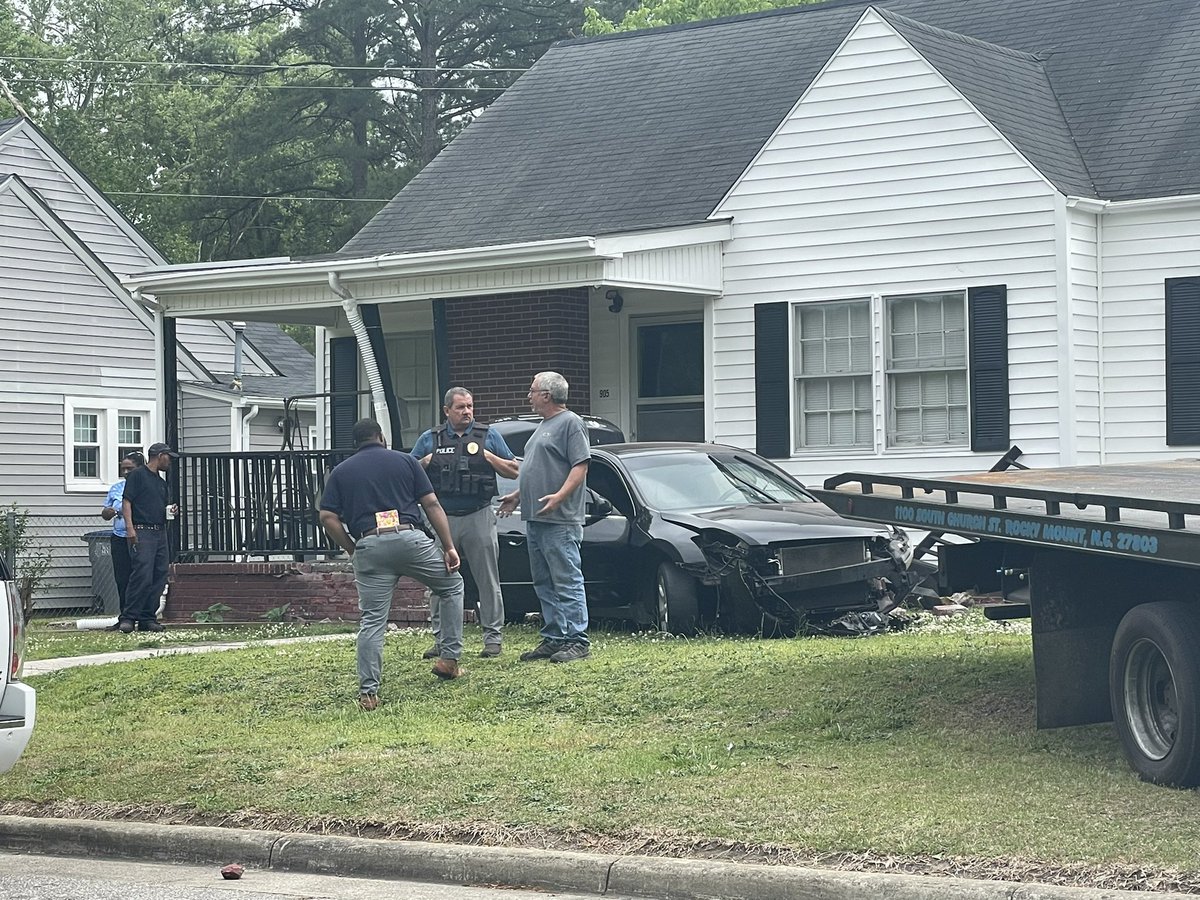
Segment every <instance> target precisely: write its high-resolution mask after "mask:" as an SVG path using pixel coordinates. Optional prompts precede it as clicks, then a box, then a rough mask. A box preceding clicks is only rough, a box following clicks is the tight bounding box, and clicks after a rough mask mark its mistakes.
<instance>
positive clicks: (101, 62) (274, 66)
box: [0, 56, 529, 74]
mask: <svg viewBox="0 0 1200 900" xmlns="http://www.w3.org/2000/svg"><path fill="white" fill-rule="evenodd" d="M0 62H50V63H63V64H67V63H71V64H75V65H89V66H164V67H166V68H171V69H176V68H198V69H227V68H229V69H263V70H272V71H281V72H282V71H287V70H289V69H308V68H320V69H329V70H330V71H333V72H478V73H480V74H486V73H488V72H528V71H529V69H505V68H491V67H488V68H479V67H477V66H388V65H384V66H333V65H329V64H328V63H322V62H306V63H295V64H290V63H201V62H165V61H162V60H151V59H146V60H143V59H71V58H68V57H62V56H0Z"/></svg>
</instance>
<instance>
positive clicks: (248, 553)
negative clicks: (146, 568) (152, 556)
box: [175, 450, 353, 561]
mask: <svg viewBox="0 0 1200 900" xmlns="http://www.w3.org/2000/svg"><path fill="white" fill-rule="evenodd" d="M352 452H353V451H351V450H291V451H276V452H266V453H262V452H256V453H184V454H182V456H181V458H180V459H179V461H178V462H177V463H176V467H175V468H176V471H177V472H178V476H177V477H178V484H177V487H178V492H179V493H178V497H179V505H180V518H179V545H178V546H179V552H178V555H177V557H176V558H177V559H179V560H180V561H205V560H210V559H214V558H216V559H244V558H252V557H263V558H266V557H268V556H275V555H292V556H295V557H305V556H328V555H334V554H336V553H338V552H340V551H339V550H338V549H337V548H336V547H335V546H334V545H333V544H332V543H330V541H329V540H328V538H327V537H326V536H325V532H324V530H323V529H322V528H321V523H320V518H319V511H320V506H321V493H322V491H324V489H325V479H326V478H327V477H328V475H329V472H330V471H331V470H332V469H333V467H334V466H335V465H337V464H338V463H339V462H341V461H342V460H343V459H345V458H346V457H347V456H349V455H350V454H351V453H352Z"/></svg>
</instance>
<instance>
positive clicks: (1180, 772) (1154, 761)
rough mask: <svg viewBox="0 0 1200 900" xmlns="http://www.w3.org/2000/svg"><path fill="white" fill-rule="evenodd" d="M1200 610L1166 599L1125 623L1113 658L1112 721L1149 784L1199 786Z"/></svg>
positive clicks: (1136, 610) (1137, 610) (1138, 609)
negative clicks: (1199, 651) (1198, 650)
mask: <svg viewBox="0 0 1200 900" xmlns="http://www.w3.org/2000/svg"><path fill="white" fill-rule="evenodd" d="M1197 647H1200V606H1197V605H1196V604H1194V603H1187V602H1181V601H1173V600H1168V601H1161V602H1158V603H1145V604H1142V605H1141V606H1135V607H1134V608H1133V609H1131V610H1130V611H1129V612H1128V613H1126V614H1125V617H1124V618H1123V619H1122V620H1121V624H1120V625H1119V626H1118V627H1117V634H1116V637H1115V638H1114V639H1113V647H1112V655H1111V657H1110V658H1109V668H1108V672H1109V675H1108V682H1109V697H1110V698H1111V700H1112V711H1113V722H1114V724H1115V725H1116V728H1117V734H1118V735H1119V737H1120V739H1121V744H1122V746H1123V748H1124V750H1125V755H1126V756H1127V757H1128V759H1129V762H1130V764H1131V765H1132V766H1133V768H1134V771H1136V772H1137V773H1138V775H1139V776H1140V777H1141V778H1142V779H1143V780H1144V781H1150V782H1153V783H1155V784H1163V785H1170V786H1173V787H1181V788H1191V787H1196V786H1197V785H1198V784H1200V654H1198V653H1197V652H1196V648H1197Z"/></svg>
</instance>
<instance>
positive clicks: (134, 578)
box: [117, 443, 179, 634]
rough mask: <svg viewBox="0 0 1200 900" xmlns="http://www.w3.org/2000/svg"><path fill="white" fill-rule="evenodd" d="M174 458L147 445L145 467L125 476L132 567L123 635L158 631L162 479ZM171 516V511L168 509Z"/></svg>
mask: <svg viewBox="0 0 1200 900" xmlns="http://www.w3.org/2000/svg"><path fill="white" fill-rule="evenodd" d="M178 457H179V454H178V453H176V452H175V451H174V450H172V449H171V448H170V447H168V446H167V445H166V444H163V443H158V444H152V445H151V446H150V449H149V450H147V451H146V464H145V465H144V466H139V467H138V468H136V469H134V470H133V471H132V472H130V473H129V474H128V475H126V476H125V494H124V496H123V498H122V500H121V515H122V517H123V518H124V519H125V534H126V538H125V540H126V542H127V543H128V544H129V561H130V563H131V566H130V573H129V584H128V586H127V587H126V588H125V602H124V604H123V605H122V607H121V616H120V619H119V621H118V623H117V627H118V628H120V630H121V632H122V633H123V634H129V633H130V632H131V631H133V629H134V628H135V627H137V628H138V629H140V630H141V631H162V630H163V626H162V625H160V624H159V622H158V621H157V614H158V601H159V598H160V597H162V592H163V588H164V587H166V584H167V565H168V562H169V559H168V556H167V511H168V504H167V483H166V481H164V480H163V477H162V475H160V474H159V473H160V472H161V473H165V472H166V471H167V470H168V469H170V468H171V460H172V459H178ZM170 509H171V513H172V515H174V513H175V510H176V507H175V506H174V504H171V508H170Z"/></svg>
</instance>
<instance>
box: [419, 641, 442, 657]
mask: <svg viewBox="0 0 1200 900" xmlns="http://www.w3.org/2000/svg"><path fill="white" fill-rule="evenodd" d="M441 655H442V651H441V650H440V649H439V648H438V645H437V644H434V645H433V646H432V647H430V648H429V649H428V650H426V651H425V652H424V653H422V654H421V659H437V658H438V657H440V656H441Z"/></svg>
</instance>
